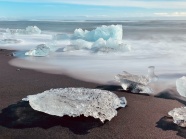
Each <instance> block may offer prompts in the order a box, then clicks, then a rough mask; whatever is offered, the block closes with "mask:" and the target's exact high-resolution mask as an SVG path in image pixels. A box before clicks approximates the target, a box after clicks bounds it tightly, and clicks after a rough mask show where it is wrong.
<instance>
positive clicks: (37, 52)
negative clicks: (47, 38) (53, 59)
mask: <svg viewBox="0 0 186 139" xmlns="http://www.w3.org/2000/svg"><path fill="white" fill-rule="evenodd" d="M49 52H50V48H49V47H48V46H46V44H40V45H38V46H37V47H36V48H34V49H32V50H30V51H28V52H26V53H25V55H29V56H47V55H48V54H49Z"/></svg>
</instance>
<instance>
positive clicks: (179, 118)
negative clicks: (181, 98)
mask: <svg viewBox="0 0 186 139" xmlns="http://www.w3.org/2000/svg"><path fill="white" fill-rule="evenodd" d="M168 115H170V116H171V117H173V122H174V123H175V124H177V125H178V126H181V127H186V107H181V108H174V109H173V110H171V111H169V112H168Z"/></svg>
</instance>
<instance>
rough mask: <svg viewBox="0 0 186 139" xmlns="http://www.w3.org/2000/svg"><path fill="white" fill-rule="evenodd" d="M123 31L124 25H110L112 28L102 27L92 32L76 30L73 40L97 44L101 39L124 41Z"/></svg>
mask: <svg viewBox="0 0 186 139" xmlns="http://www.w3.org/2000/svg"><path fill="white" fill-rule="evenodd" d="M122 37H123V29H122V25H110V26H105V25H103V26H101V27H97V28H96V29H94V30H92V31H88V30H85V31H84V30H82V29H76V30H75V31H74V34H73V36H72V38H73V39H83V40H86V41H91V42H95V41H97V40H98V39H100V38H103V39H104V40H108V39H110V38H112V39H115V40H122Z"/></svg>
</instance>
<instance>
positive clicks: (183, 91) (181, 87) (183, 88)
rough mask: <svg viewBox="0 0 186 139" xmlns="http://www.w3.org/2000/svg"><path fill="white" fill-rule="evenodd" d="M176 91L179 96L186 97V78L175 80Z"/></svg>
mask: <svg viewBox="0 0 186 139" xmlns="http://www.w3.org/2000/svg"><path fill="white" fill-rule="evenodd" d="M176 89H177V91H178V93H179V94H180V95H181V96H183V97H186V76H183V77H181V78H179V79H177V80H176Z"/></svg>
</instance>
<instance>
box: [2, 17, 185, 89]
mask: <svg viewBox="0 0 186 139" xmlns="http://www.w3.org/2000/svg"><path fill="white" fill-rule="evenodd" d="M117 24H119V25H122V26H123V41H124V42H125V43H126V44H128V45H130V46H131V51H129V52H122V53H117V52H113V53H91V52H87V51H84V50H77V51H71V52H63V51H61V48H63V47H65V46H66V45H69V44H70V42H69V41H64V40H63V41H62V40H58V41H55V45H56V47H57V48H58V49H57V51H55V52H51V53H50V54H49V55H48V56H46V57H32V56H25V55H24V53H25V51H28V50H30V49H32V48H34V47H36V46H37V45H39V44H43V43H53V40H52V35H55V34H63V33H64V34H72V33H73V32H74V30H75V29H77V28H82V29H86V30H92V29H95V28H96V27H99V26H101V25H117ZM27 26H37V27H39V28H40V29H41V30H42V33H41V34H37V35H10V36H8V38H12V39H16V40H20V41H21V42H20V43H8V44H3V43H2V44H0V48H4V49H11V50H17V52H16V53H15V54H16V56H17V57H16V58H14V59H13V60H11V61H10V62H9V63H10V64H11V65H13V66H17V67H21V68H28V69H34V70H37V71H41V72H46V73H52V74H65V75H69V76H71V77H73V78H77V79H80V80H85V81H90V82H98V83H102V84H117V82H116V81H115V79H114V76H115V75H117V74H119V73H122V71H127V72H129V73H132V74H139V75H146V74H147V69H148V67H149V66H155V73H156V75H158V76H159V81H158V82H157V83H154V84H152V86H153V87H154V89H155V91H156V92H160V91H162V90H165V89H170V88H175V81H176V79H178V78H180V77H182V76H184V75H186V55H185V52H186V21H163V20H157V21H155V20H153V21H148V20H145V21H79V22H78V21H76V22H75V21H61V22H47V21H0V40H2V39H3V38H4V39H5V38H7V36H5V35H4V33H5V30H6V28H10V29H25V28H26V27H27Z"/></svg>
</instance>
